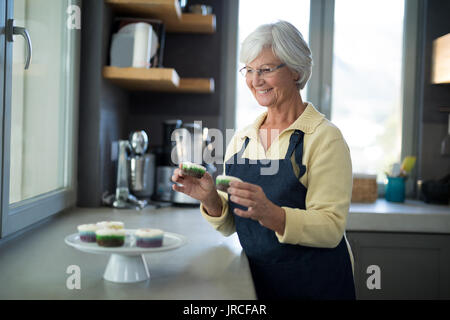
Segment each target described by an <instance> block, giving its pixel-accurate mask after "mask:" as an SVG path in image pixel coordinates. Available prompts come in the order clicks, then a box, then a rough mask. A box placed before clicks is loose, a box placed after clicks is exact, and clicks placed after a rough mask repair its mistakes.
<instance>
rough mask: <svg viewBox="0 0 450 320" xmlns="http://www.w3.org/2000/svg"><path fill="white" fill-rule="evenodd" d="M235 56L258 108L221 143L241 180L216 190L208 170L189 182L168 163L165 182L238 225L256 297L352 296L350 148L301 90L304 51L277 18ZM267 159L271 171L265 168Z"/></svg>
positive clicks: (307, 69)
mask: <svg viewBox="0 0 450 320" xmlns="http://www.w3.org/2000/svg"><path fill="white" fill-rule="evenodd" d="M240 60H241V62H242V63H244V64H245V67H243V68H242V69H241V73H243V75H244V76H245V80H246V82H247V86H248V87H249V89H250V91H251V92H252V94H253V96H254V97H255V99H256V101H257V102H258V103H259V104H260V105H261V106H263V107H265V108H266V109H267V111H266V112H264V113H263V114H262V115H261V116H259V117H258V118H257V119H256V121H255V122H254V123H253V124H252V125H250V126H248V127H246V128H245V129H243V130H241V131H239V132H237V133H236V134H235V135H234V137H233V139H232V141H231V142H230V144H229V145H228V147H227V151H226V154H225V166H224V171H225V172H224V174H227V175H231V176H234V177H238V178H240V179H241V180H242V181H243V182H239V181H236V182H231V184H230V187H229V188H228V190H227V193H225V192H222V191H218V190H216V188H215V187H214V181H213V179H212V177H211V176H210V175H209V174H205V175H204V176H203V177H202V178H201V179H196V178H192V177H188V176H184V175H183V174H182V172H181V170H180V169H176V170H175V172H174V175H173V176H172V180H173V181H174V182H177V183H178V184H179V185H177V184H175V185H174V186H173V188H174V190H176V191H179V192H184V193H186V194H187V195H189V196H191V197H193V198H196V199H198V200H200V201H201V206H200V210H201V212H202V215H203V216H204V217H205V219H206V220H207V221H209V222H210V223H211V224H212V225H213V226H214V227H215V229H216V230H218V231H220V232H221V233H223V234H224V235H230V234H232V233H234V232H235V231H236V232H237V234H238V236H239V240H240V243H241V245H242V247H243V249H244V251H245V253H246V255H247V257H248V260H249V265H250V270H251V273H252V277H253V281H254V284H255V290H256V294H257V297H258V299H267V298H269V299H273V298H275V299H355V289H354V281H353V257H352V253H351V249H350V246H349V244H348V242H347V240H346V238H345V225H346V218H347V214H348V209H349V205H350V199H351V191H352V168H351V159H350V152H349V149H348V146H347V144H346V142H345V140H344V138H343V136H342V134H341V132H340V131H339V129H338V128H337V127H336V126H335V125H333V124H332V123H331V122H330V121H328V120H327V119H326V118H325V117H324V115H323V114H321V113H319V112H318V111H317V110H316V109H315V108H314V106H313V105H312V104H311V103H308V102H304V101H303V99H302V97H301V95H300V89H303V88H304V87H305V84H306V82H307V81H308V79H309V77H310V75H311V67H312V58H311V51H310V49H309V47H308V45H307V44H306V42H305V41H304V39H303V37H302V35H301V33H300V32H299V31H298V30H297V29H296V28H295V27H294V26H293V25H292V24H290V23H288V22H285V21H278V22H276V23H272V24H265V25H262V26H260V27H258V28H257V29H256V30H255V31H254V32H253V33H251V34H250V35H249V36H248V37H247V38H246V39H245V40H244V42H243V44H242V49H241V56H240ZM241 116H244V115H241ZM252 160H253V161H252ZM270 166H271V167H272V168H275V169H276V170H272V171H273V172H270V170H267V172H269V173H266V174H264V169H268V168H269V167H270Z"/></svg>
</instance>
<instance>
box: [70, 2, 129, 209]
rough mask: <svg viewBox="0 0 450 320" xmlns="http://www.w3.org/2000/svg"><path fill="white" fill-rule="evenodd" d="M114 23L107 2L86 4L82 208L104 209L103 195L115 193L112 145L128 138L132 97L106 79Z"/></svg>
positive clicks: (82, 74)
mask: <svg viewBox="0 0 450 320" xmlns="http://www.w3.org/2000/svg"><path fill="white" fill-rule="evenodd" d="M111 19H112V12H111V10H109V8H107V7H106V6H105V5H104V2H103V0H89V1H83V14H82V28H81V31H82V40H81V72H80V111H79V112H80V118H79V121H80V123H79V136H78V150H79V152H78V199H77V205H78V206H80V207H97V206H100V205H101V199H102V194H103V192H105V191H109V192H111V191H112V190H114V187H115V176H114V175H113V173H114V170H115V168H114V163H113V162H112V161H111V144H112V142H113V141H116V140H118V139H122V138H124V137H126V136H125V132H126V131H125V129H126V128H125V126H126V119H127V114H128V93H127V92H125V91H124V90H122V89H120V88H117V87H115V86H113V85H111V84H110V83H108V82H107V81H105V80H104V79H103V77H102V67H103V65H104V64H105V63H106V61H107V58H108V50H109V38H110V34H109V26H110V22H111Z"/></svg>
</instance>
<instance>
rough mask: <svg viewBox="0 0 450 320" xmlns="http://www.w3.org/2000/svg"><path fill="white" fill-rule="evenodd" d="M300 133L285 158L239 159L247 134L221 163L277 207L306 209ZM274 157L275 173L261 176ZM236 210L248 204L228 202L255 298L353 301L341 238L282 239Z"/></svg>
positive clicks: (351, 278)
mask: <svg viewBox="0 0 450 320" xmlns="http://www.w3.org/2000/svg"><path fill="white" fill-rule="evenodd" d="M303 136H304V133H303V132H302V131H300V130H295V131H294V132H293V133H292V135H291V137H290V141H289V148H288V151H287V153H286V156H285V158H284V159H279V160H270V161H269V160H263V161H261V160H250V161H249V159H244V158H242V154H243V153H244V150H245V148H246V147H247V145H248V142H249V138H248V137H247V138H246V140H245V143H244V145H243V147H242V149H241V150H240V151H239V152H238V153H237V154H235V155H234V156H233V158H231V159H229V160H228V161H227V162H226V163H225V166H226V167H225V169H226V173H227V175H230V176H235V177H238V178H240V179H242V180H243V181H245V182H248V183H252V184H257V185H259V186H260V187H262V189H263V190H264V193H265V195H266V197H267V198H268V199H269V200H270V201H272V202H273V203H275V204H276V205H278V206H280V207H281V206H286V207H291V208H299V209H306V207H305V197H306V192H307V189H306V188H305V186H303V184H301V183H300V181H299V178H300V177H301V176H303V175H304V174H305V172H306V167H305V166H304V165H302V157H303ZM293 152H295V160H296V163H297V164H298V165H299V168H300V175H299V177H297V176H295V173H294V170H293V168H292V163H291V156H292V154H293ZM272 161H278V162H279V163H278V165H279V167H278V171H277V172H276V173H275V174H273V175H262V174H261V172H262V171H261V170H262V169H263V170H268V168H270V166H271V165H273V163H271V162H272ZM264 168H265V169H264ZM272 168H273V167H272ZM235 208H240V209H244V210H246V209H247V208H245V207H242V206H240V205H237V204H236V203H233V202H232V201H229V210H231V211H230V214H233V215H234V220H235V224H236V232H237V234H238V237H239V241H240V243H241V245H242V247H243V249H244V251H245V253H246V255H247V257H248V260H249V265H250V270H251V273H252V278H253V282H254V285H255V290H256V294H257V297H258V299H314V300H328V299H332V300H336V299H355V287H354V282H353V273H352V266H351V260H350V256H349V253H348V249H347V245H346V241H345V238H344V237H342V240H341V241H340V242H339V245H338V246H337V247H335V248H331V249H330V248H315V247H307V246H301V245H293V244H286V243H280V242H279V241H278V239H277V237H276V235H275V232H274V231H272V230H270V229H268V228H266V227H264V226H262V225H261V224H260V223H259V222H258V221H255V220H252V219H249V218H242V217H239V216H237V215H236V214H234V209H235Z"/></svg>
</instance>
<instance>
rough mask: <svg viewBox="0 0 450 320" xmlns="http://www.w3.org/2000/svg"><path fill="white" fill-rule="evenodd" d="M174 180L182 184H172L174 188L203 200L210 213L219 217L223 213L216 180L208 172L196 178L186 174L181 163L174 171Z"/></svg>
mask: <svg viewBox="0 0 450 320" xmlns="http://www.w3.org/2000/svg"><path fill="white" fill-rule="evenodd" d="M172 181H173V182H176V183H178V184H180V185H177V184H174V185H172V189H173V190H175V191H178V192H183V193H185V194H187V195H188V196H190V197H192V198H194V199H197V200H199V201H201V202H202V203H203V206H204V207H205V209H206V210H207V211H208V214H209V215H211V216H216V217H218V216H220V215H221V214H222V201H221V200H220V197H219V195H218V193H217V190H216V185H215V183H214V180H213V178H212V177H211V175H210V174H209V173H208V172H206V173H205V174H204V175H203V177H202V178H201V179H198V178H194V177H191V176H187V175H184V174H183V172H182V171H181V164H180V166H179V168H177V169H175V170H174V172H173V175H172Z"/></svg>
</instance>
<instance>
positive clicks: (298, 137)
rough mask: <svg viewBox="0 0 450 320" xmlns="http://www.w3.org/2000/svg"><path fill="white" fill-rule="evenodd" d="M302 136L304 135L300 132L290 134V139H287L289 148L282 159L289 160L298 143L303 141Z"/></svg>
mask: <svg viewBox="0 0 450 320" xmlns="http://www.w3.org/2000/svg"><path fill="white" fill-rule="evenodd" d="M303 135H304V133H303V131H300V130H295V131H294V132H292V134H291V138H290V139H289V147H288V150H287V152H286V156H285V157H284V158H285V159H290V158H291V156H292V153H293V152H294V150H295V149H296V147H297V145H298V143H299V142H300V141H303ZM296 160H297V159H296Z"/></svg>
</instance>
